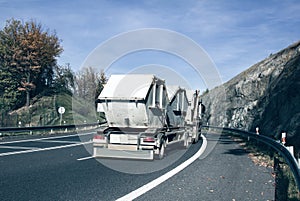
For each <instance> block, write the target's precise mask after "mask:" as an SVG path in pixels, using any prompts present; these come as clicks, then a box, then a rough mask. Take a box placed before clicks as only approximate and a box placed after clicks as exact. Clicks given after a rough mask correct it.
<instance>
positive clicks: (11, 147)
mask: <svg viewBox="0 0 300 201" xmlns="http://www.w3.org/2000/svg"><path fill="white" fill-rule="evenodd" d="M0 149H38V147H17V146H0Z"/></svg>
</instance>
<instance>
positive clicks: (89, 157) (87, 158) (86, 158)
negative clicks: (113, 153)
mask: <svg viewBox="0 0 300 201" xmlns="http://www.w3.org/2000/svg"><path fill="white" fill-rule="evenodd" d="M92 158H94V156H88V157H84V158H78V159H77V160H78V161H84V160H89V159H92Z"/></svg>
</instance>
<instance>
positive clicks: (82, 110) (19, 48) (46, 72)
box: [0, 19, 106, 127]
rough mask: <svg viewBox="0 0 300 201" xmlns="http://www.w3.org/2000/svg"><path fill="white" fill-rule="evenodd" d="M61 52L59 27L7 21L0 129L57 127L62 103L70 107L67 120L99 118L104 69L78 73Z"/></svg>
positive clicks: (0, 46) (1, 46)
mask: <svg viewBox="0 0 300 201" xmlns="http://www.w3.org/2000/svg"><path fill="white" fill-rule="evenodd" d="M62 52H63V47H62V45H61V40H60V39H59V38H58V36H57V35H56V33H55V31H50V30H49V29H44V28H43V26H42V24H40V23H37V22H35V21H33V20H31V21H27V22H23V21H21V20H16V19H9V20H7V22H6V25H5V27H4V28H3V29H2V30H0V114H1V115H0V127H17V126H19V127H20V126H43V125H59V124H61V122H60V115H59V114H58V111H57V109H58V107H65V109H66V112H65V113H64V114H63V123H64V124H74V119H76V121H77V122H76V123H81V122H82V123H89V122H93V123H94V122H95V121H97V120H101V117H100V116H99V115H96V114H95V106H96V103H95V100H96V98H97V96H98V95H99V94H100V92H101V90H102V89H103V85H104V84H105V83H106V77H105V75H104V72H96V70H95V69H94V68H93V67H85V68H83V69H82V70H80V71H79V72H76V73H75V72H73V71H72V68H71V65H70V64H63V65H61V64H58V63H57V58H58V57H59V56H60V54H61V53H62ZM75 97H76V98H75ZM87 103H89V104H87Z"/></svg>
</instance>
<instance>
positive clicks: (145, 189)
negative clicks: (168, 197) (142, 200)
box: [117, 135, 207, 201]
mask: <svg viewBox="0 0 300 201" xmlns="http://www.w3.org/2000/svg"><path fill="white" fill-rule="evenodd" d="M201 136H202V138H203V143H202V146H201V148H200V149H199V151H198V152H197V153H195V154H194V155H193V156H192V157H191V158H189V159H188V160H186V161H185V162H183V163H182V164H180V165H179V166H177V167H176V168H174V169H173V170H171V171H169V172H167V173H166V174H164V175H162V176H160V177H158V178H157V179H155V180H153V181H151V182H149V183H148V184H145V185H144V186H142V187H140V188H138V189H136V190H134V191H132V192H131V193H129V194H127V195H125V196H123V197H121V198H119V199H117V201H128V200H133V199H135V198H137V197H139V196H141V195H143V194H144V193H146V192H148V191H150V190H151V189H153V188H154V187H156V186H158V185H159V184H161V183H163V182H165V181H166V180H168V179H169V178H171V177H172V176H174V175H175V174H177V173H178V172H180V171H181V170H183V169H185V168H186V167H187V166H189V165H190V164H191V163H193V162H194V161H195V160H197V159H198V158H199V157H200V156H201V155H202V154H203V153H204V151H205V149H206V147H207V140H206V138H205V137H204V136H203V135H201Z"/></svg>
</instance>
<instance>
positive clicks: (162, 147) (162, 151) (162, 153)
mask: <svg viewBox="0 0 300 201" xmlns="http://www.w3.org/2000/svg"><path fill="white" fill-rule="evenodd" d="M165 150H166V141H165V140H164V139H162V141H161V145H160V148H159V153H158V159H159V160H162V159H163V158H164V156H165Z"/></svg>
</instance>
